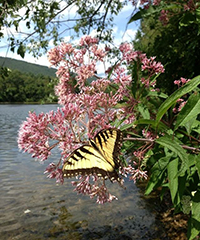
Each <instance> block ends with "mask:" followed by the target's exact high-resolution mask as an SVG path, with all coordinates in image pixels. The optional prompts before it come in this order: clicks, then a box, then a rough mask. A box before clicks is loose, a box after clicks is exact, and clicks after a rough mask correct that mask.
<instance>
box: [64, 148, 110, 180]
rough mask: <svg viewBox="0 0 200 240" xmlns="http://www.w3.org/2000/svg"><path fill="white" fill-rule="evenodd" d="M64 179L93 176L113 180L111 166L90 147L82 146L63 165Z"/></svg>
mask: <svg viewBox="0 0 200 240" xmlns="http://www.w3.org/2000/svg"><path fill="white" fill-rule="evenodd" d="M62 171H63V174H64V177H66V178H70V177H74V176H78V175H94V174H96V175H97V176H98V177H103V178H107V177H109V178H115V173H114V172H113V171H114V169H113V166H112V165H111V164H109V163H108V162H107V161H106V160H105V159H104V157H103V156H102V155H101V153H99V152H98V151H97V150H96V149H95V148H93V147H92V146H91V145H83V146H81V147H80V148H78V149H76V150H75V151H73V152H72V154H71V155H70V156H69V157H68V158H67V160H66V162H65V163H64V165H63V169H62Z"/></svg>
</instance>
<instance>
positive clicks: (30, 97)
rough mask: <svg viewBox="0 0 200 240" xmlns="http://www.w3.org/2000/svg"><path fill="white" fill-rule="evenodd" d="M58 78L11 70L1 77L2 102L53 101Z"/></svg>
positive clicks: (0, 95)
mask: <svg viewBox="0 0 200 240" xmlns="http://www.w3.org/2000/svg"><path fill="white" fill-rule="evenodd" d="M55 83H56V80H55V79H53V78H51V77H48V76H43V75H38V76H37V75H34V74H31V73H21V72H20V71H18V70H10V71H9V72H8V75H7V76H1V77H0V102H53V101H56V100H57V98H56V96H55V94H54V85H55Z"/></svg>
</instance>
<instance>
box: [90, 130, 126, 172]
mask: <svg viewBox="0 0 200 240" xmlns="http://www.w3.org/2000/svg"><path fill="white" fill-rule="evenodd" d="M122 140H123V135H122V132H121V131H120V130H119V129H116V128H109V129H105V130H101V131H100V132H98V133H97V134H96V136H95V137H94V142H95V144H96V146H97V148H98V149H99V151H100V152H101V154H102V155H103V156H104V158H105V159H106V160H107V161H108V162H109V163H110V164H111V165H112V166H113V168H115V169H118V168H119V167H120V166H122V163H121V161H120V159H119V154H120V149H121V146H122Z"/></svg>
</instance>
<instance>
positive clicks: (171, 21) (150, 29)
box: [131, 0, 200, 93]
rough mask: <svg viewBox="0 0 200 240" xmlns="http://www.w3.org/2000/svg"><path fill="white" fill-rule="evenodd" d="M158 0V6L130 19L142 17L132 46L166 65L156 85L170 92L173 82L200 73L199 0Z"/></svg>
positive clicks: (142, 11) (144, 10) (151, 7)
mask: <svg viewBox="0 0 200 240" xmlns="http://www.w3.org/2000/svg"><path fill="white" fill-rule="evenodd" d="M187 2H188V4H189V1H178V3H177V1H176V2H175V1H173V0H170V1H161V2H160V4H159V5H158V6H150V7H149V8H148V9H141V10H140V11H139V12H138V13H136V14H135V15H134V16H133V17H132V20H131V21H134V20H136V19H138V18H141V20H142V22H141V28H140V30H139V33H138V34H137V38H136V40H135V48H136V49H138V50H141V51H145V52H146V53H147V55H149V56H156V57H157V60H158V61H161V62H162V63H163V64H164V66H165V75H164V76H161V78H160V80H159V81H158V87H164V88H165V90H166V91H167V92H168V93H170V92H173V90H175V89H174V84H173V81H174V80H177V79H180V77H184V78H187V79H190V78H193V77H195V76H197V75H199V74H200V68H199V67H198V66H199V64H200V60H199V59H200V34H199V33H200V31H199V29H200V14H199V13H200V4H199V1H190V2H191V3H190V4H191V5H187Z"/></svg>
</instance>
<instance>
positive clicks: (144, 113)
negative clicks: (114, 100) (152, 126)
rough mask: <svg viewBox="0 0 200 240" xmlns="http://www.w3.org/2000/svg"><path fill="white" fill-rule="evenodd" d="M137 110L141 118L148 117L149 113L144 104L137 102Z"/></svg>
mask: <svg viewBox="0 0 200 240" xmlns="http://www.w3.org/2000/svg"><path fill="white" fill-rule="evenodd" d="M138 111H139V112H140V113H141V115H142V117H143V118H145V119H150V113H149V110H148V108H147V107H146V106H144V105H142V104H138Z"/></svg>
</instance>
